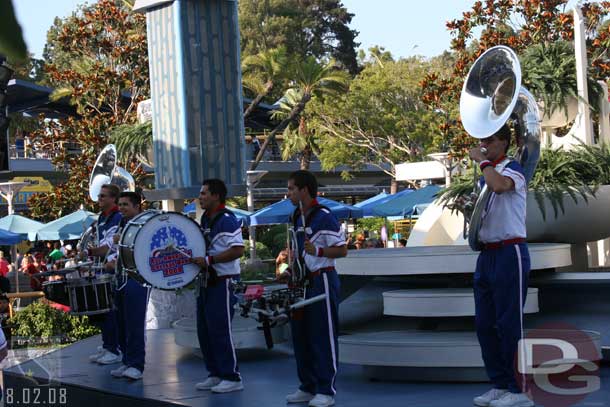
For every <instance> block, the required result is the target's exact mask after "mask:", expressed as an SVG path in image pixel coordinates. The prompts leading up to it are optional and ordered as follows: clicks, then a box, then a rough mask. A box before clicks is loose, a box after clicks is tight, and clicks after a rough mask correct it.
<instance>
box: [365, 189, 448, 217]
mask: <svg viewBox="0 0 610 407" xmlns="http://www.w3.org/2000/svg"><path fill="white" fill-rule="evenodd" d="M440 190H441V187H439V186H437V185H428V186H427V187H424V188H421V189H418V190H415V191H413V192H411V193H409V194H403V195H400V196H396V195H391V196H392V197H394V198H391V199H389V200H387V201H385V202H383V203H381V204H380V205H377V206H376V208H374V209H373V214H374V215H376V216H383V217H386V216H403V217H404V216H408V215H410V214H411V213H412V212H413V208H414V207H415V205H421V204H427V203H430V202H432V201H434V200H435V199H436V194H437V193H438V191H440Z"/></svg>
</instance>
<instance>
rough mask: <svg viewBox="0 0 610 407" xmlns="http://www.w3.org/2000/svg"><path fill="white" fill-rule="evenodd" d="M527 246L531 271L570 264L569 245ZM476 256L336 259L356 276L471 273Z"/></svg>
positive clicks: (363, 254) (396, 252)
mask: <svg viewBox="0 0 610 407" xmlns="http://www.w3.org/2000/svg"><path fill="white" fill-rule="evenodd" d="M528 246H529V252H530V258H531V264H532V266H531V269H532V270H540V269H549V268H557V267H565V266H569V265H571V264H572V257H571V254H570V245H569V244H558V243H533V244H529V245H528ZM478 255H479V253H478V252H473V251H472V250H471V249H470V247H468V246H419V247H399V248H392V249H366V250H350V252H349V255H348V256H347V257H344V258H341V259H337V271H338V272H339V274H343V275H358V276H404V275H417V274H455V273H474V269H475V266H476V260H477V256H478Z"/></svg>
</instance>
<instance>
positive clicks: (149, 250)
mask: <svg viewBox="0 0 610 407" xmlns="http://www.w3.org/2000/svg"><path fill="white" fill-rule="evenodd" d="M205 249H206V248H205V239H204V238H203V233H202V232H201V229H200V228H199V225H198V224H197V223H195V221H193V220H192V219H191V218H189V217H187V216H185V215H183V214H181V213H177V212H162V211H155V210H150V211H146V212H143V213H141V214H139V215H138V216H136V217H135V218H133V219H132V220H131V221H129V222H128V223H127V225H126V226H125V228H124V229H123V232H122V233H121V240H120V242H119V256H120V259H121V262H122V264H123V267H124V268H125V271H127V273H128V274H129V276H130V277H131V278H133V279H134V280H136V281H138V282H139V283H140V284H143V285H148V286H151V287H154V288H159V289H161V290H176V289H179V288H182V287H184V286H186V285H188V284H190V283H191V282H192V281H193V280H194V279H195V278H196V277H197V276H198V275H199V272H200V269H199V266H197V265H196V264H193V263H191V262H190V258H191V257H205Z"/></svg>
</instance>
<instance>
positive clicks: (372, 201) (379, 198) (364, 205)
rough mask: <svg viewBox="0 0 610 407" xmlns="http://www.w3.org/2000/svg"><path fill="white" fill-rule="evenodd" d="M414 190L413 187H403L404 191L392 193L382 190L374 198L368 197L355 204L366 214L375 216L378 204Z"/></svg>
mask: <svg viewBox="0 0 610 407" xmlns="http://www.w3.org/2000/svg"><path fill="white" fill-rule="evenodd" d="M413 191H414V190H413V189H403V190H402V191H400V192H397V193H395V194H391V195H390V194H386V193H385V192H382V193H380V194H377V195H375V196H374V197H372V198H369V199H367V200H366V201H362V202H358V203H357V204H356V205H355V206H356V207H358V208H360V209H362V211H363V212H364V216H374V213H373V209H375V208H376V207H377V206H379V205H381V204H382V203H385V202H387V201H389V200H391V199H395V198H396V197H399V196H403V195H406V194H410V193H411V192H413Z"/></svg>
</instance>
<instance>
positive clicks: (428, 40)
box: [13, 0, 475, 58]
mask: <svg viewBox="0 0 610 407" xmlns="http://www.w3.org/2000/svg"><path fill="white" fill-rule="evenodd" d="M474 1H475V0H427V1H412V0H411V1H407V0H343V5H344V6H345V7H346V8H347V9H348V11H349V12H350V13H352V14H355V16H354V18H353V19H352V24H351V25H350V26H351V28H352V29H355V30H357V31H359V32H360V34H359V35H358V37H357V38H356V41H357V42H360V43H361V46H360V47H361V48H363V49H365V50H367V49H368V48H369V47H371V46H373V45H381V46H384V47H385V48H386V50H388V51H390V52H392V54H393V55H394V56H395V57H407V56H411V55H423V56H426V57H432V56H435V55H439V54H440V53H442V52H443V51H444V50H446V49H448V48H449V42H450V37H449V32H448V31H447V29H446V27H445V22H446V21H448V20H451V19H454V18H459V17H460V16H461V14H462V12H464V11H467V10H469V9H470V8H471V6H472V4H473V3H474ZM83 3H85V1H84V0H47V1H45V0H13V4H14V6H15V9H16V13H17V19H18V20H19V22H20V24H21V28H22V30H23V31H24V37H25V41H26V43H27V45H28V50H29V51H30V52H32V53H34V55H35V57H37V58H41V57H42V50H43V48H44V45H45V43H46V33H47V31H48V29H49V28H50V27H51V25H52V23H53V19H54V18H55V17H56V16H57V17H66V16H69V15H70V14H71V13H72V12H73V11H75V10H76V8H77V5H79V4H83ZM89 3H91V1H90V2H89Z"/></svg>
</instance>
